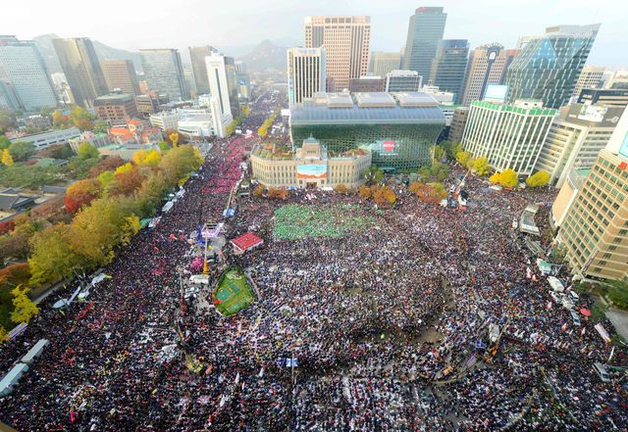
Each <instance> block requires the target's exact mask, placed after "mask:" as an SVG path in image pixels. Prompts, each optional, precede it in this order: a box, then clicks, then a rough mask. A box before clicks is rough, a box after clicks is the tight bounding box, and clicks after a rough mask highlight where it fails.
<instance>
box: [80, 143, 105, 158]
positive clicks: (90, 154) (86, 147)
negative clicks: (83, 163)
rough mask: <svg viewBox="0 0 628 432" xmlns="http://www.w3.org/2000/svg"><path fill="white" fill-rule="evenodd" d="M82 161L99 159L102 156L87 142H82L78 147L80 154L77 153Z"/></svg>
mask: <svg viewBox="0 0 628 432" xmlns="http://www.w3.org/2000/svg"><path fill="white" fill-rule="evenodd" d="M76 154H77V155H78V157H79V159H81V160H87V159H93V158H98V157H99V156H100V154H99V153H98V149H96V147H94V146H93V145H91V144H90V143H88V142H87V141H85V142H82V143H80V144H79V146H78V152H77V153H76Z"/></svg>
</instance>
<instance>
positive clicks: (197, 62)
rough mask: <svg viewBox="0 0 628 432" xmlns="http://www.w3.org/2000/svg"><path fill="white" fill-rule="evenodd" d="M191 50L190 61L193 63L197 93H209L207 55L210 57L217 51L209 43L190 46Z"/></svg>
mask: <svg viewBox="0 0 628 432" xmlns="http://www.w3.org/2000/svg"><path fill="white" fill-rule="evenodd" d="M188 50H189V51H190V62H191V63H192V73H193V74H194V84H195V85H196V94H197V95H203V94H207V93H209V81H208V79H207V65H206V63H205V57H209V56H210V55H211V54H212V53H213V52H217V51H216V50H215V49H214V48H213V47H211V46H209V45H205V46H200V47H188Z"/></svg>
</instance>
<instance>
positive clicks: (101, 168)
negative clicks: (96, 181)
mask: <svg viewBox="0 0 628 432" xmlns="http://www.w3.org/2000/svg"><path fill="white" fill-rule="evenodd" d="M125 163H126V162H125V161H124V159H122V158H121V157H120V156H108V157H106V158H105V159H103V160H101V161H100V162H98V164H97V165H96V166H93V167H92V168H90V170H89V176H90V177H92V178H96V177H98V176H99V175H100V174H102V173H103V172H105V171H115V169H116V168H118V167H119V166H122V165H124V164H125Z"/></svg>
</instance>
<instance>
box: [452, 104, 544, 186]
mask: <svg viewBox="0 0 628 432" xmlns="http://www.w3.org/2000/svg"><path fill="white" fill-rule="evenodd" d="M555 115H556V110H555V109H550V108H543V103H542V102H541V101H530V100H525V101H516V102H515V103H514V104H512V105H506V104H496V103H491V102H486V101H473V102H472V103H471V109H470V111H469V117H468V119H467V124H466V126H465V129H464V134H463V136H462V145H463V147H464V149H465V150H468V151H469V152H471V155H472V156H473V157H481V156H486V158H487V159H488V163H489V165H490V166H491V168H493V169H494V170H496V171H503V170H505V169H508V168H512V169H514V170H515V171H517V173H519V174H520V175H530V174H532V173H533V170H534V167H535V165H536V161H537V159H538V157H539V154H540V152H541V148H542V146H543V143H544V142H545V139H546V137H547V134H548V132H549V129H550V126H551V124H552V119H553V118H554V116H555Z"/></svg>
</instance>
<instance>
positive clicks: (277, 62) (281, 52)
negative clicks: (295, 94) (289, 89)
mask: <svg viewBox="0 0 628 432" xmlns="http://www.w3.org/2000/svg"><path fill="white" fill-rule="evenodd" d="M240 59H241V60H242V61H244V62H245V63H246V65H247V67H248V69H249V70H251V71H265V70H271V69H278V70H285V69H286V47H282V46H278V45H275V44H274V43H273V42H271V41H269V40H265V41H262V42H261V43H260V44H259V45H257V46H256V47H255V48H254V49H253V51H251V52H250V53H249V54H247V55H245V56H242V57H241V58H240Z"/></svg>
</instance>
